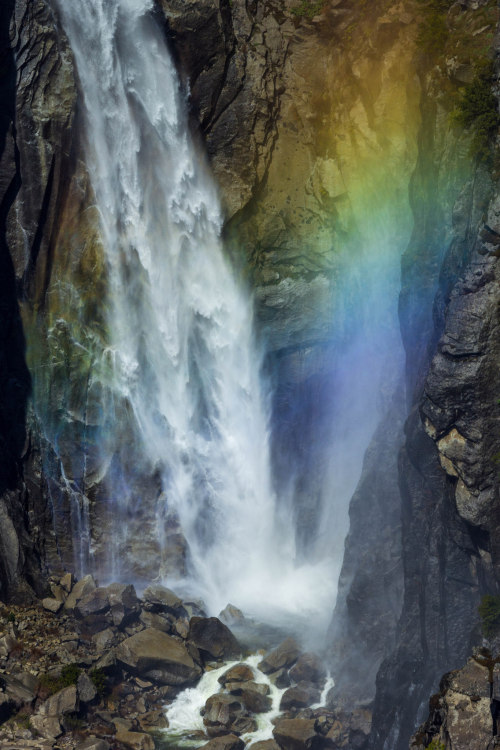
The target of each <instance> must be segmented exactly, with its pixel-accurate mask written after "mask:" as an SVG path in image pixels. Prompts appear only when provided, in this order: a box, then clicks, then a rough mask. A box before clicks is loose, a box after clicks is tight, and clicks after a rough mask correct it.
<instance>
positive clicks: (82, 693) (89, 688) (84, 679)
mask: <svg viewBox="0 0 500 750" xmlns="http://www.w3.org/2000/svg"><path fill="white" fill-rule="evenodd" d="M76 688H77V691H78V697H79V699H80V700H81V701H82V703H91V702H92V701H93V700H94V698H95V697H96V696H97V690H96V687H95V685H94V683H93V682H92V680H91V679H90V677H89V676H88V675H87V674H85V672H82V673H81V675H79V677H78V681H77V683H76Z"/></svg>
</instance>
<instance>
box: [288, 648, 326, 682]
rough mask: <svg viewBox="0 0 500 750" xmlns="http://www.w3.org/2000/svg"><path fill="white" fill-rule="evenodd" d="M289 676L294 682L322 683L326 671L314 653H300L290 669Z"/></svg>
mask: <svg viewBox="0 0 500 750" xmlns="http://www.w3.org/2000/svg"><path fill="white" fill-rule="evenodd" d="M289 674H290V677H291V679H292V680H293V681H294V682H312V683H314V684H318V683H322V682H324V680H325V677H326V671H325V668H324V666H323V664H322V663H321V662H320V660H319V658H318V657H317V656H316V654H311V653H307V654H301V655H300V656H299V658H298V659H297V661H296V662H295V664H294V665H293V667H292V668H291V669H290V672H289Z"/></svg>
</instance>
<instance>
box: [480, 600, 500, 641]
mask: <svg viewBox="0 0 500 750" xmlns="http://www.w3.org/2000/svg"><path fill="white" fill-rule="evenodd" d="M478 609H479V616H480V618H481V625H482V629H483V633H484V635H485V636H486V638H491V636H493V635H495V633H496V632H498V629H499V628H500V596H493V595H492V594H485V595H484V596H483V598H482V599H481V604H480V605H479V607H478Z"/></svg>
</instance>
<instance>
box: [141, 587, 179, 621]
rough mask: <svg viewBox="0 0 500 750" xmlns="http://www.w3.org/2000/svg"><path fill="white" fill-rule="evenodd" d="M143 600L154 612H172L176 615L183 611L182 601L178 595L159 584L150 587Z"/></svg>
mask: <svg viewBox="0 0 500 750" xmlns="http://www.w3.org/2000/svg"><path fill="white" fill-rule="evenodd" d="M142 598H143V600H144V603H145V604H146V605H149V607H150V608H151V611H153V612H172V613H174V614H175V613H176V612H178V611H179V610H180V609H182V601H181V600H180V599H179V597H178V596H177V594H175V593H174V592H173V591H171V590H170V589H167V588H165V586H160V585H158V584H155V585H153V586H148V587H147V589H146V590H145V591H144V593H143V595H142Z"/></svg>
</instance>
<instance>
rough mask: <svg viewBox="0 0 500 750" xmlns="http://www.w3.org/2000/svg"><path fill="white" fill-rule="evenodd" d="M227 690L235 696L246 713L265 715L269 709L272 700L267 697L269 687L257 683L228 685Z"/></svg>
mask: <svg viewBox="0 0 500 750" xmlns="http://www.w3.org/2000/svg"><path fill="white" fill-rule="evenodd" d="M226 688H227V690H229V692H230V693H231V695H236V696H237V697H238V698H239V700H240V701H241V702H242V703H243V705H244V706H245V708H246V709H247V711H251V712H252V713H254V714H262V713H266V712H267V711H269V710H270V709H271V705H272V700H271V698H270V697H269V695H268V693H269V685H262V684H258V683H257V682H240V683H228V685H226Z"/></svg>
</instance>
